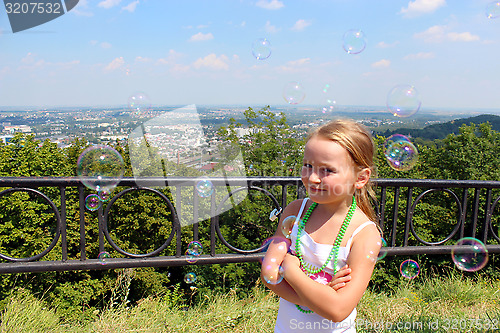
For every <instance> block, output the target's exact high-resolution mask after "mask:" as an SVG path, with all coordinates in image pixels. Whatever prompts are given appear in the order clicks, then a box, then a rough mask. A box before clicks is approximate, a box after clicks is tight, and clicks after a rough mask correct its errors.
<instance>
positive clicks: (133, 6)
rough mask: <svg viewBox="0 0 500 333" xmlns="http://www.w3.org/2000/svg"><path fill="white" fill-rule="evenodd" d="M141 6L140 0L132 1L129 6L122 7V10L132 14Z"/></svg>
mask: <svg viewBox="0 0 500 333" xmlns="http://www.w3.org/2000/svg"><path fill="white" fill-rule="evenodd" d="M138 4H139V0H135V1H132V2H131V3H129V4H128V5H126V6H124V7H122V10H126V11H128V12H130V13H133V12H135V9H136V8H137V5H138Z"/></svg>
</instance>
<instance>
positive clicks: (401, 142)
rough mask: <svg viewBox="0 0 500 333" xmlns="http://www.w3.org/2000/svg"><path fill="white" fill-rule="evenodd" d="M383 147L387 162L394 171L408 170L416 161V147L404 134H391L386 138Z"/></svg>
mask: <svg viewBox="0 0 500 333" xmlns="http://www.w3.org/2000/svg"><path fill="white" fill-rule="evenodd" d="M384 148H385V149H384V155H385V158H386V160H387V163H388V164H389V166H390V167H391V168H393V169H394V170H396V171H408V170H410V169H411V168H413V167H414V166H415V164H416V163H417V161H418V149H417V147H415V145H414V144H413V143H412V142H411V141H410V140H409V139H408V138H407V137H405V136H404V135H401V134H395V135H391V136H390V137H389V138H387V140H386V142H385V144H384Z"/></svg>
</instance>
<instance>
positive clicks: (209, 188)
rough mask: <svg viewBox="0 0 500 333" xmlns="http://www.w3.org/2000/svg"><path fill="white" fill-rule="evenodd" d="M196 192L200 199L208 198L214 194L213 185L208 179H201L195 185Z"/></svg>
mask: <svg viewBox="0 0 500 333" xmlns="http://www.w3.org/2000/svg"><path fill="white" fill-rule="evenodd" d="M196 192H197V193H198V195H199V196H200V197H202V198H208V197H209V196H211V195H212V194H213V193H214V185H213V184H212V182H211V181H210V180H209V179H201V180H200V181H198V183H196Z"/></svg>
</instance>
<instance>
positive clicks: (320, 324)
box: [274, 198, 375, 333]
mask: <svg viewBox="0 0 500 333" xmlns="http://www.w3.org/2000/svg"><path fill="white" fill-rule="evenodd" d="M307 200H308V198H305V199H304V200H303V201H302V206H301V207H300V210H299V213H298V214H297V219H296V220H295V223H294V225H293V228H292V233H291V234H290V239H291V241H292V244H291V246H290V249H291V250H292V252H295V243H296V240H297V230H298V224H299V221H300V217H301V216H302V212H303V211H304V207H305V206H306V202H307ZM370 224H374V225H375V223H374V222H372V221H367V222H365V223H363V224H361V225H360V226H359V227H357V228H356V230H354V232H353V233H352V236H351V237H350V238H349V240H348V241H347V244H346V246H345V247H340V248H339V253H338V257H337V264H336V266H337V270H338V269H339V268H341V267H343V266H345V264H346V262H347V257H348V256H349V251H350V249H351V243H352V240H353V238H354V236H356V234H357V233H358V232H360V231H361V230H362V229H363V228H364V227H366V226H368V225H370ZM300 243H301V244H302V245H303V247H302V248H301V252H302V254H303V258H304V261H306V262H307V263H309V264H313V265H314V266H316V267H321V266H322V265H323V263H324V262H325V261H326V260H327V259H328V256H329V255H330V251H331V250H332V247H333V245H329V244H321V243H316V242H315V241H314V239H312V237H311V236H310V235H309V234H308V233H307V232H306V231H305V230H304V231H303V233H302V235H301V238H300ZM333 275H334V269H333V262H332V261H330V262H329V263H328V265H327V266H326V267H325V269H324V270H323V271H322V272H320V273H318V274H315V275H314V280H316V281H317V282H319V283H323V284H326V283H328V282H329V281H330V280H331V278H332V276H333ZM303 308H304V309H305V310H307V308H305V307H303ZM355 320H356V309H354V310H353V311H352V312H351V314H349V316H347V318H346V319H344V320H343V321H341V322H333V321H330V320H328V319H326V318H323V317H321V316H320V315H318V314H316V313H302V312H300V311H299V310H297V308H296V306H295V304H293V303H291V302H289V301H287V300H286V299H284V298H280V303H279V310H278V317H277V318H276V325H275V327H274V332H275V333H288V332H297V333H299V332H345V333H352V332H356V327H355Z"/></svg>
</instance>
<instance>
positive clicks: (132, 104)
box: [128, 92, 151, 114]
mask: <svg viewBox="0 0 500 333" xmlns="http://www.w3.org/2000/svg"><path fill="white" fill-rule="evenodd" d="M128 108H129V109H130V110H131V111H133V112H134V113H136V114H140V113H143V112H147V111H149V110H150V109H151V100H150V99H149V96H148V95H146V94H145V93H142V92H140V93H136V94H134V95H132V96H130V97H129V98H128Z"/></svg>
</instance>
